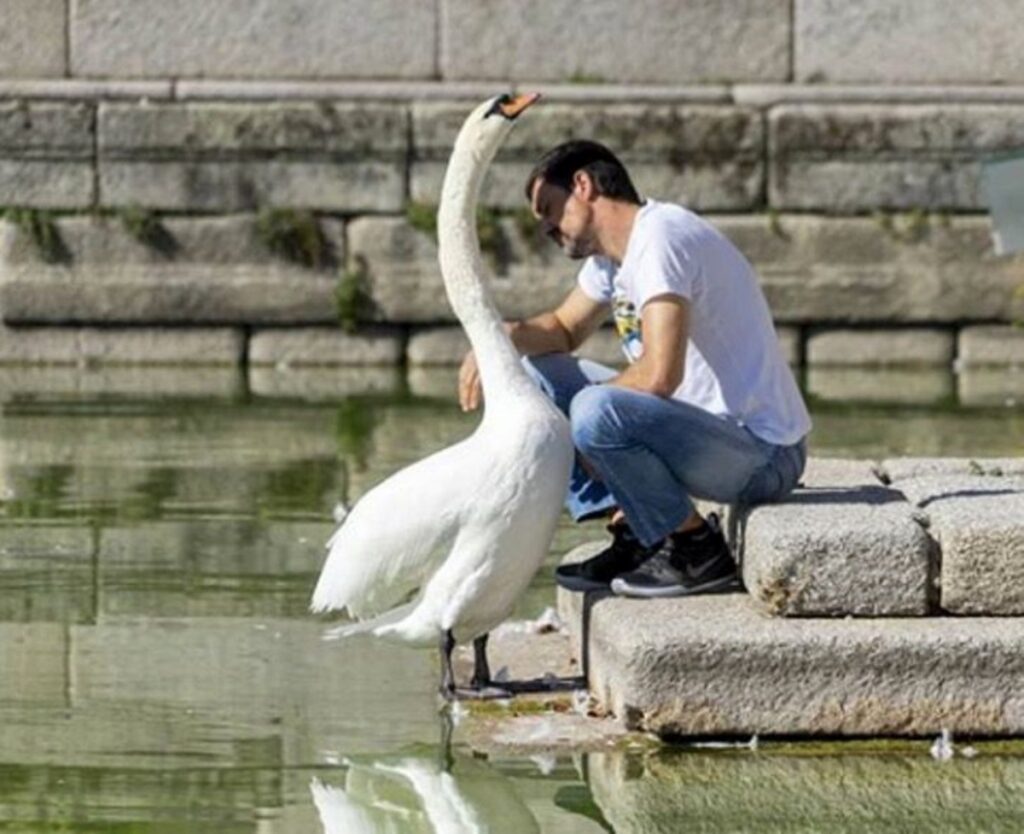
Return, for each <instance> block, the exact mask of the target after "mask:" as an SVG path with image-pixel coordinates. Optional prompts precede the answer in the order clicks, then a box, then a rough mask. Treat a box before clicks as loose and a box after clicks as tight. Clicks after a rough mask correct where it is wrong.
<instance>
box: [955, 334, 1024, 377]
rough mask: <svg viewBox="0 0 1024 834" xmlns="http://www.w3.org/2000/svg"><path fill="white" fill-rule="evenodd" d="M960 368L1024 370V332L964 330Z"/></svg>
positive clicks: (959, 358) (959, 359)
mask: <svg viewBox="0 0 1024 834" xmlns="http://www.w3.org/2000/svg"><path fill="white" fill-rule="evenodd" d="M957 360H958V365H959V366H961V367H964V368H973V367H978V366H984V365H1009V366H1011V367H1024V329H1021V328H1020V327H1011V326H1008V325H1007V326H989V327H986V326H984V325H976V326H974V327H965V328H964V329H963V330H961V331H960V339H959V350H958V354H957Z"/></svg>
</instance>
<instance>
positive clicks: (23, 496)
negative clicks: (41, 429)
mask: <svg viewBox="0 0 1024 834" xmlns="http://www.w3.org/2000/svg"><path fill="white" fill-rule="evenodd" d="M0 460H3V461H4V462H5V464H6V465H5V466H4V468H3V469H4V470H5V471H2V474H0V486H4V487H5V490H4V492H5V494H4V495H3V500H4V501H5V503H7V504H8V506H11V507H14V508H21V511H22V512H23V513H25V514H26V515H28V516H29V517H31V515H33V514H34V513H33V512H32V511H33V510H35V509H36V508H37V506H38V505H36V504H35V503H34V501H35V499H36V496H34V495H31V494H29V493H28V492H27V490H25V489H24V488H23V486H22V483H21V480H20V479H19V478H18V477H17V473H16V472H15V471H14V467H13V464H14V463H15V460H16V459H12V458H5V457H3V456H0ZM94 550H95V547H94V545H93V533H92V531H91V530H90V529H89V528H88V527H84V526H81V527H74V526H65V525H59V524H54V523H43V524H9V523H8V524H4V525H2V526H0V620H2V621H3V622H12V621H13V622H29V621H36V622H38V621H46V620H49V621H53V622H61V623H68V622H89V621H91V620H92V619H93V618H94V617H95V614H96V609H95V600H94V598H93V593H92V587H93V561H92V556H93V551H94ZM0 652H2V649H0Z"/></svg>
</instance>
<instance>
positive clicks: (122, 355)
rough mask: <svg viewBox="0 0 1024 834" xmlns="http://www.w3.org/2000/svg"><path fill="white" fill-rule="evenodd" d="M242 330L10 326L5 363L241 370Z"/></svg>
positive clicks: (4, 333) (1, 351) (0, 341)
mask: <svg viewBox="0 0 1024 834" xmlns="http://www.w3.org/2000/svg"><path fill="white" fill-rule="evenodd" d="M244 354H245V334H244V333H243V332H242V330H240V329H232V328H226V327H225V328H201V327H178V328H167V327H162V328H161V327H109V328H95V327H45V326H44V327H33V326H28V327H5V326H3V325H0V364H7V363H19V364H20V363H34V364H54V365H93V364H97V365H99V364H114V365H148V364H165V365H174V364H187V365H237V364H239V363H240V362H241V361H242V357H243V356H244Z"/></svg>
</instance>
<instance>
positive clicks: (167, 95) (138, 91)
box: [0, 78, 174, 101]
mask: <svg viewBox="0 0 1024 834" xmlns="http://www.w3.org/2000/svg"><path fill="white" fill-rule="evenodd" d="M0 97H3V98H24V99H33V98H40V99H50V100H57V99H71V100H83V99H107V100H110V99H133V100H135V101H142V100H155V99H171V98H174V88H173V83H172V82H171V81H170V80H163V81H122V80H120V79H104V78H13V79H12V78H0Z"/></svg>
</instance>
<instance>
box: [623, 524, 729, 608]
mask: <svg viewBox="0 0 1024 834" xmlns="http://www.w3.org/2000/svg"><path fill="white" fill-rule="evenodd" d="M738 584H739V580H738V577H737V576H736V562H734V561H733V558H732V554H731V553H730V552H729V545H727V544H726V543H725V537H724V536H723V535H722V529H721V527H720V525H719V523H718V516H717V515H715V514H714V513H712V514H711V515H709V516H708V518H707V521H706V523H705V526H704V527H702V528H701V529H700V530H696V531H694V532H692V533H672V534H671V535H670V536H669V537H668V538H667V539H665V541H664V542H662V545H661V547H660V548H659V549H658V552H657V553H655V554H654V555H653V556H651V557H650V558H649V559H648V560H647V561H645V562H644V563H643V564H642V565H641V566H640V567H639V568H637V569H636V570H634V571H631V572H630V573H626V574H623V575H621V576H618V577H616V578H615V579H614V580H612V585H611V587H612V591H613V592H614V593H616V594H619V595H620V596H625V597H679V596H685V595H687V594H699V593H705V592H708V591H721V590H725V589H726V588H729V587H732V586H734V585H738Z"/></svg>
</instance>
